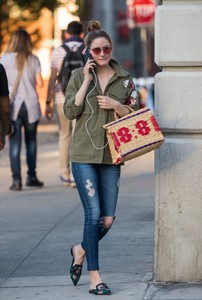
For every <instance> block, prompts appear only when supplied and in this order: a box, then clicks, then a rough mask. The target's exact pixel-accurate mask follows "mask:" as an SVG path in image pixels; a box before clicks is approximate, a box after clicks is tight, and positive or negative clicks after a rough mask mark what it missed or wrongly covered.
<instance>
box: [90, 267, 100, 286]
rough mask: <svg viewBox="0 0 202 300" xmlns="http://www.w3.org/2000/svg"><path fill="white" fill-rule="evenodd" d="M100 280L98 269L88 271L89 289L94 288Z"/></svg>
mask: <svg viewBox="0 0 202 300" xmlns="http://www.w3.org/2000/svg"><path fill="white" fill-rule="evenodd" d="M101 282H102V278H101V276H100V273H99V271H90V289H95V288H96V285H97V284H99V283H101Z"/></svg>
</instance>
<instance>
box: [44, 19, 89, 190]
mask: <svg viewBox="0 0 202 300" xmlns="http://www.w3.org/2000/svg"><path fill="white" fill-rule="evenodd" d="M65 37H66V40H65V43H64V45H61V46H60V47H58V48H55V49H54V50H53V52H52V59H51V76H50V80H49V86H48V96H47V101H46V117H47V118H48V119H49V120H51V119H52V118H53V111H54V104H55V110H56V116H57V122H58V126H59V168H60V180H61V181H62V183H63V184H64V185H66V186H71V187H75V186H76V185H75V181H74V178H73V175H72V170H71V163H70V144H71V140H72V132H73V129H74V124H75V121H71V120H68V119H67V118H66V117H65V115H64V111H63V105H64V101H65V96H64V94H63V92H62V86H61V83H60V81H59V80H58V76H59V73H60V70H61V68H62V64H63V60H64V57H65V55H66V53H67V51H66V49H65V48H66V47H68V48H69V49H70V50H71V49H75V48H76V49H79V48H80V47H81V46H82V45H84V43H83V40H82V37H83V28H82V24H81V23H80V22H78V21H72V22H71V23H69V24H68V27H67V32H66V34H65ZM74 63H75V64H76V63H77V62H74ZM83 64H84V63H83ZM83 64H82V65H83Z"/></svg>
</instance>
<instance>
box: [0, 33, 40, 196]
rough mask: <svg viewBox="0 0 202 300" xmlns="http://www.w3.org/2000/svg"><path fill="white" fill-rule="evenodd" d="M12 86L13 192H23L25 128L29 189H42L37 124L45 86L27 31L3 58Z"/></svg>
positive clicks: (15, 36)
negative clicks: (39, 91)
mask: <svg viewBox="0 0 202 300" xmlns="http://www.w3.org/2000/svg"><path fill="white" fill-rule="evenodd" d="M0 62H1V63H2V64H3V66H4V68H5V70H6V73H7V77H8V84H9V91H10V97H12V98H13V101H12V115H11V119H12V125H13V129H14V131H13V134H12V136H10V153H9V154H10V165H11V171H12V177H13V183H12V185H11V187H10V190H13V191H20V190H21V189H22V178H21V163H20V153H21V145H22V128H24V134H25V145H26V161H27V166H28V171H27V180H26V185H27V186H35V187H42V186H43V182H41V181H39V180H38V178H37V176H36V158H37V125H38V122H39V118H40V115H41V111H40V105H39V101H38V95H37V92H36V85H38V86H39V87H42V86H43V80H42V77H41V66H40V62H39V59H38V58H37V57H36V56H35V55H33V54H32V43H31V39H30V35H29V34H28V33H27V32H26V31H25V30H23V29H19V30H17V31H16V32H15V33H14V34H13V36H12V38H11V40H10V42H9V44H8V48H7V51H6V53H5V54H4V55H3V57H2V58H1V60H0Z"/></svg>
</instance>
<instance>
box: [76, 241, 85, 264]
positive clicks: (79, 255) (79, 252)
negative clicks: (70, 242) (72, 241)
mask: <svg viewBox="0 0 202 300" xmlns="http://www.w3.org/2000/svg"><path fill="white" fill-rule="evenodd" d="M73 255H74V259H75V260H74V264H75V265H82V264H83V261H84V259H85V251H84V249H83V248H82V246H81V245H75V246H73Z"/></svg>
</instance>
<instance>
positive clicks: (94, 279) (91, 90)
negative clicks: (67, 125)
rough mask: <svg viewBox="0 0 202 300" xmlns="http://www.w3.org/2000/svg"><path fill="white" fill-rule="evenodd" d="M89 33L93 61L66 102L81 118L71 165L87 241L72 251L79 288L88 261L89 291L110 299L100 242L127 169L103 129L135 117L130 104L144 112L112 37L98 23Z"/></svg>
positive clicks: (71, 115) (75, 78)
mask: <svg viewBox="0 0 202 300" xmlns="http://www.w3.org/2000/svg"><path fill="white" fill-rule="evenodd" d="M87 30H88V34H87V36H86V37H85V45H86V48H87V50H86V55H88V56H89V55H91V58H89V59H88V60H87V63H86V65H85V67H84V68H80V69H77V70H76V71H75V72H74V73H73V74H72V76H71V78H70V81H69V84H68V86H67V90H66V97H65V98H66V100H65V104H64V112H65V115H66V117H67V118H68V119H76V120H77V122H76V126H75V130H74V134H73V141H72V146H71V161H72V171H73V175H74V178H75V181H76V185H77V188H78V192H79V195H80V199H81V202H82V205H83V209H84V218H85V221H84V229H83V241H82V243H81V244H78V245H74V246H72V248H71V255H72V264H71V268H70V276H71V279H72V282H73V284H74V285H77V283H78V281H79V279H80V276H81V273H82V267H83V262H84V258H85V257H86V259H87V269H88V271H89V272H90V289H89V293H91V294H95V295H110V294H111V291H110V289H109V287H108V286H107V284H106V283H104V282H103V280H102V278H101V274H100V272H99V257H98V253H99V246H98V244H99V241H100V240H101V239H102V238H103V237H104V236H105V235H106V233H107V232H108V230H109V229H110V228H111V226H112V224H113V222H114V219H115V210H116V204H117V198H118V192H119V180H120V169H121V167H120V165H113V164H112V159H111V155H110V151H109V147H108V143H107V139H106V133H105V130H104V129H103V125H104V124H106V123H108V122H111V121H113V120H114V113H116V115H118V116H120V117H122V116H125V115H127V114H129V113H130V109H129V108H128V107H127V106H125V105H124V104H125V103H127V104H129V105H130V106H131V107H134V108H135V109H138V102H137V101H136V99H135V97H136V91H135V86H134V83H133V80H132V77H131V76H130V75H129V74H128V73H127V72H125V71H124V70H123V69H122V67H121V66H120V64H119V63H118V62H117V61H116V60H114V59H113V58H112V50H113V46H112V41H111V38H110V36H109V34H108V33H107V32H106V31H104V30H103V29H102V28H101V25H100V23H99V22H98V21H90V22H89V24H88V29H87ZM88 51H89V54H88ZM114 263H116V262H114Z"/></svg>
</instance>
